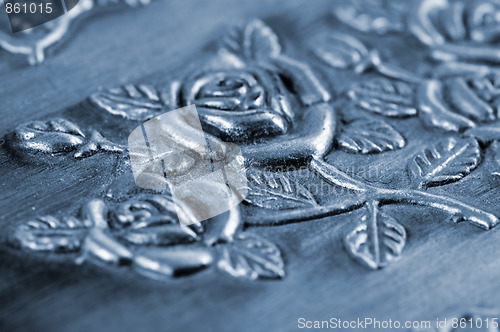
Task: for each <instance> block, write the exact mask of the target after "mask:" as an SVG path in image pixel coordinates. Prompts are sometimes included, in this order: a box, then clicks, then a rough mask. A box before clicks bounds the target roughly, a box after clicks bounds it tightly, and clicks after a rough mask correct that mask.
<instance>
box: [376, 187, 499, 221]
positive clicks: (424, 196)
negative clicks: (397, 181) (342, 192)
mask: <svg viewBox="0 0 500 332" xmlns="http://www.w3.org/2000/svg"><path fill="white" fill-rule="evenodd" d="M374 189H375V190H374V192H373V197H374V198H375V199H378V200H380V202H381V204H400V203H406V204H415V205H424V206H431V207H433V208H437V209H440V210H442V211H444V212H447V213H449V214H451V215H452V216H453V217H452V220H453V221H455V222H459V221H469V222H471V223H472V224H474V225H475V226H478V227H481V228H484V229H490V228H493V227H494V226H496V225H497V224H498V222H499V219H498V218H497V217H496V216H495V215H493V214H491V213H488V212H485V211H483V210H481V209H477V208H475V207H472V206H470V205H467V204H464V203H462V202H460V201H457V200H455V199H452V198H448V197H444V196H440V195H433V194H429V193H426V192H423V191H418V190H393V189H382V188H374ZM370 197H372V195H370Z"/></svg>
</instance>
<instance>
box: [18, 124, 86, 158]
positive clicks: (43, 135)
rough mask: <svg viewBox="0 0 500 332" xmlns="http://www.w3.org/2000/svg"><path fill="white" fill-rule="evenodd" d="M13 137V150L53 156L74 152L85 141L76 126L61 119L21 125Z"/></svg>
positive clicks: (81, 132)
mask: <svg viewBox="0 0 500 332" xmlns="http://www.w3.org/2000/svg"><path fill="white" fill-rule="evenodd" d="M13 136H14V137H13V141H12V144H13V145H14V148H19V149H22V150H26V151H29V152H45V153H54V154H56V153H63V152H67V151H71V150H74V149H76V148H78V147H79V146H81V145H82V144H83V143H84V142H85V140H86V137H85V134H84V133H83V131H82V130H81V129H80V128H79V127H78V126H77V125H76V124H74V123H73V122H71V121H69V120H66V119H63V118H55V119H51V120H47V121H32V122H28V123H24V124H21V125H19V126H18V127H17V128H16V130H15V131H14V135H13Z"/></svg>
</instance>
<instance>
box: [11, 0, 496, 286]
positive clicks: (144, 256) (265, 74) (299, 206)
mask: <svg viewBox="0 0 500 332" xmlns="http://www.w3.org/2000/svg"><path fill="white" fill-rule="evenodd" d="M378 2H380V3H382V2H381V1H378ZM375 3H377V1H376V2H375ZM386 28H387V29H390V26H386ZM362 30H367V31H368V30H372V28H367V29H362ZM395 30H399V28H397V29H395ZM478 31H479V30H478ZM481 31H482V30H481ZM313 40H315V43H318V42H319V43H321V42H332V45H333V46H335V45H338V46H339V47H340V50H339V49H338V48H336V47H332V45H327V46H325V47H324V48H320V51H321V52H319V53H316V54H315V55H316V56H317V57H319V58H320V59H322V62H323V64H325V65H327V66H330V67H334V68H335V70H354V72H355V73H356V74H358V75H362V74H364V73H365V72H367V71H368V70H370V69H375V70H376V71H378V73H379V74H382V75H383V76H385V77H379V78H376V79H370V80H366V79H364V78H363V79H361V80H359V81H357V82H355V83H354V84H353V85H352V86H350V87H349V88H348V89H347V91H345V93H344V94H343V95H341V96H337V97H338V98H344V99H346V102H347V105H348V106H349V105H350V107H354V108H358V109H360V110H362V111H363V112H362V113H359V115H358V116H357V117H356V116H355V117H354V118H353V117H351V118H346V117H345V115H346V112H345V110H342V112H338V110H337V109H336V108H334V107H333V106H332V104H335V105H337V104H336V103H335V102H336V100H332V97H331V96H332V95H333V94H331V93H329V92H328V88H327V87H326V85H324V83H323V82H322V81H321V80H320V79H319V78H318V77H317V76H316V74H315V72H314V71H313V70H312V69H311V67H310V66H309V65H308V64H307V63H305V62H302V61H298V60H296V59H292V58H290V57H288V56H287V55H285V54H283V52H282V47H281V44H280V43H279V37H278V36H277V35H276V34H275V33H274V32H273V31H272V30H271V29H270V28H269V27H268V26H266V25H265V24H264V23H263V22H262V21H260V20H253V21H251V22H249V23H248V24H247V25H245V26H243V27H240V28H235V29H232V30H231V31H230V32H229V33H227V34H226V35H225V36H224V37H223V38H222V40H221V41H220V43H219V49H218V50H217V52H216V53H215V54H212V55H211V56H210V57H207V59H205V62H203V63H197V64H196V66H194V67H193V68H187V69H186V70H185V71H183V72H182V73H175V75H173V76H174V77H172V79H171V80H170V81H169V83H168V84H164V85H158V86H153V85H125V86H123V87H121V88H114V89H108V90H105V89H101V90H99V91H98V92H96V93H95V94H93V95H92V96H91V97H90V101H91V103H92V104H93V105H94V107H95V108H96V109H97V110H99V111H101V112H105V113H107V114H111V115H112V116H118V117H120V119H121V120H123V121H144V120H147V119H150V118H152V117H155V116H156V115H159V114H161V113H162V112H165V111H168V110H170V109H175V108H179V107H183V106H187V105H189V104H195V105H196V106H197V107H198V109H199V110H200V118H201V121H202V122H203V124H204V125H205V126H206V127H207V131H208V133H209V134H210V141H211V142H218V141H219V142H220V141H233V142H237V143H238V144H239V146H240V147H241V150H242V153H243V156H244V157H245V163H246V166H247V175H248V179H249V183H248V186H249V195H248V197H247V199H246V202H245V205H246V206H245V207H244V208H242V211H246V209H247V208H248V207H253V208H258V209H264V210H265V213H263V214H260V215H254V214H250V215H245V214H244V215H241V211H240V207H233V208H232V209H231V210H230V211H229V213H228V214H227V216H222V217H221V216H218V217H216V218H214V220H209V221H207V222H203V223H201V224H196V223H195V224H193V225H191V226H183V225H180V224H179V222H178V221H177V218H176V213H175V211H176V210H179V209H180V211H183V212H182V213H185V214H186V216H185V217H183V219H186V218H187V219H189V214H190V211H188V210H187V209H186V208H185V207H182V206H179V205H178V204H179V203H178V202H175V201H173V200H172V198H170V197H169V196H168V195H166V194H155V195H137V194H136V195H135V196H134V197H132V198H129V199H127V200H126V201H123V202H106V203H105V202H104V201H103V200H93V201H91V202H89V203H88V204H86V205H85V206H84V207H83V208H82V211H81V213H80V216H79V217H70V216H66V215H64V216H62V217H54V216H48V217H41V218H38V219H36V220H33V221H28V222H25V223H22V224H20V225H19V226H18V228H17V230H16V232H15V233H14V235H13V237H14V240H15V242H16V243H18V244H20V245H21V246H22V247H23V248H26V249H28V250H34V251H56V252H75V251H76V252H79V253H80V256H79V258H78V259H77V260H76V261H77V262H79V263H82V262H84V261H90V262H95V263H98V264H103V263H104V264H111V265H115V266H123V265H125V266H129V267H131V268H132V269H134V270H135V271H137V272H138V273H140V274H142V275H145V276H147V277H151V278H155V279H161V280H164V279H168V278H170V277H176V276H180V275H186V274H189V273H193V272H197V271H201V270H202V269H205V268H207V267H210V266H213V267H216V268H218V269H219V270H221V271H223V272H225V273H227V274H229V275H231V276H233V277H237V278H244V279H250V280H254V279H258V278H281V277H283V276H284V262H283V259H282V257H281V253H280V250H279V249H278V247H277V246H275V245H274V244H272V243H271V242H269V241H267V240H265V239H262V238H259V237H257V235H255V234H253V233H251V232H250V231H248V230H243V227H242V225H243V224H246V225H247V226H248V227H251V226H255V225H266V226H270V225H279V224H286V223H292V222H301V221H305V220H314V219H319V218H322V217H326V216H329V217H331V216H334V215H338V214H342V213H347V212H351V211H354V210H359V213H362V217H361V218H358V217H353V227H351V229H350V231H349V232H348V233H347V234H345V236H344V244H345V248H346V250H347V252H348V253H349V254H350V255H351V256H352V257H353V258H354V259H356V260H357V261H358V262H360V263H361V264H363V265H365V266H367V267H368V268H372V269H378V268H383V267H385V266H387V265H389V264H391V263H393V262H395V261H397V260H398V259H400V258H401V257H402V254H403V250H404V247H405V245H406V241H407V240H408V239H407V232H406V230H405V228H404V227H403V224H404V222H402V223H400V221H404V220H403V219H404V217H405V216H404V215H399V216H396V215H395V216H391V215H388V214H387V213H386V212H384V211H383V206H384V205H389V204H403V205H423V206H427V207H428V208H434V209H439V210H441V211H443V212H445V213H447V214H448V215H449V216H450V219H451V220H453V221H455V222H459V221H468V222H471V223H472V224H474V225H476V226H478V227H480V228H483V229H490V228H492V227H494V226H496V225H497V224H498V222H499V219H498V217H497V216H495V215H493V214H492V213H489V212H487V211H483V210H481V209H479V208H477V207H474V206H470V205H468V204H466V203H464V202H460V201H458V200H455V199H453V198H449V197H446V196H443V195H435V194H431V193H429V192H427V188H429V187H433V186H444V185H447V184H449V183H452V182H457V181H460V180H462V179H463V178H465V177H467V176H468V175H469V174H471V173H472V172H474V170H475V169H476V168H477V167H478V166H479V165H480V163H481V162H482V161H483V159H484V155H485V150H486V149H490V145H491V150H493V151H496V152H498V140H500V130H499V129H498V116H499V107H498V100H497V99H498V96H497V81H498V79H497V77H496V76H495V75H490V74H488V75H486V76H485V75H476V76H472V77H471V76H467V77H465V76H459V77H453V78H447V79H445V78H443V79H431V78H422V77H418V76H416V75H412V74H411V73H410V72H407V71H405V70H404V69H401V68H397V67H396V66H393V65H391V64H385V63H383V62H382V61H381V60H380V57H379V56H378V52H377V50H370V51H369V50H367V48H366V47H364V45H362V44H360V43H359V42H358V41H357V40H355V39H353V37H352V38H351V37H350V36H344V35H339V34H334V35H333V38H323V37H322V38H318V39H313ZM450 96H451V97H450ZM349 100H350V101H349ZM365 111H366V112H365ZM381 116H385V117H387V118H392V117H398V118H406V117H411V116H418V117H419V118H420V119H421V120H422V122H423V123H424V124H426V125H427V126H428V127H429V129H432V130H441V131H443V130H444V131H446V132H447V133H448V136H444V137H443V138H442V139H440V140H438V141H436V142H433V144H431V145H429V146H425V147H423V149H422V150H421V151H417V152H416V154H415V155H413V156H412V157H411V158H410V159H409V160H408V162H407V164H408V167H407V169H408V176H409V177H410V182H411V183H410V187H408V188H386V187H379V186H377V185H374V184H372V183H368V182H367V181H365V180H361V179H358V178H356V177H352V176H350V175H348V174H347V173H346V172H343V171H342V170H340V169H339V168H337V167H336V166H334V165H333V162H330V161H328V162H327V158H326V155H327V154H329V153H330V151H331V150H333V149H336V148H338V149H342V150H344V151H346V152H349V153H352V154H357V155H359V158H363V157H364V156H363V155H366V154H382V153H389V151H395V150H398V149H404V148H405V146H406V139H405V137H403V135H402V134H401V133H400V132H399V131H398V130H397V129H396V128H395V127H394V126H392V125H391V124H390V122H386V121H385V120H383V119H382V118H381ZM179 125H181V126H180V127H181V128H188V127H189V124H186V123H180V124H179ZM89 133H90V134H89ZM89 133H87V132H86V131H84V130H82V129H80V128H79V127H78V126H77V125H75V124H73V123H71V122H69V121H67V120H63V119H57V120H51V121H48V122H32V123H29V124H26V125H21V126H19V127H18V128H17V129H16V130H15V132H14V134H13V135H12V137H11V139H10V141H9V142H10V143H11V144H10V145H11V146H17V147H18V148H19V150H20V151H24V153H25V154H26V155H30V154H31V153H36V154H40V153H42V154H43V153H48V154H51V155H56V156H57V155H59V154H70V153H71V154H73V156H74V157H76V158H79V157H85V156H89V155H90V154H92V153H95V152H99V151H108V152H115V151H121V147H119V146H118V145H116V144H113V143H111V142H109V141H106V140H104V139H103V138H102V136H100V135H98V134H97V132H95V131H92V130H90V132H89ZM178 134H179V135H178V139H179V140H181V139H182V137H181V136H182V135H181V134H182V133H178ZM168 135H174V136H175V135H176V133H175V132H169V133H168ZM174 138H175V137H174ZM186 144H187V143H186ZM214 146H217V144H215V145H214ZM488 151H489V150H488ZM218 152H220V153H222V154H223V153H225V151H224V150H223V149H220V151H218ZM497 159H498V158H497ZM497 162H498V161H497ZM289 166H295V167H301V168H302V170H304V171H309V172H312V173H313V174H315V176H317V178H319V179H321V181H323V182H325V183H327V184H328V185H331V186H336V187H341V188H344V189H346V190H348V191H350V192H352V193H353V194H354V195H350V196H346V197H344V196H342V197H336V198H335V199H336V200H335V201H334V202H333V203H329V204H326V205H324V204H322V203H320V202H321V200H319V199H318V198H319V197H316V195H315V194H313V193H312V192H311V191H309V189H308V188H307V186H306V185H304V183H303V182H301V181H300V179H298V178H296V177H294V175H293V172H287V169H286V168H287V167H289ZM493 174H494V175H495V174H496V173H493Z"/></svg>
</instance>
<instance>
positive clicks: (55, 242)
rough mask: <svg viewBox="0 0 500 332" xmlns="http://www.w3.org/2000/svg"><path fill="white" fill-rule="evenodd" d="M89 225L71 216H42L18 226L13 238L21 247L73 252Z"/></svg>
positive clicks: (78, 245) (77, 248)
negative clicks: (62, 217)
mask: <svg viewBox="0 0 500 332" xmlns="http://www.w3.org/2000/svg"><path fill="white" fill-rule="evenodd" d="M91 226H92V224H91V223H89V222H88V221H80V220H79V219H76V218H73V217H68V218H64V219H62V220H60V219H58V218H56V217H53V216H44V217H39V218H37V219H36V220H31V221H28V222H26V223H23V224H21V225H20V226H18V227H17V229H16V231H15V233H14V235H13V238H14V241H15V242H16V243H18V244H19V245H20V246H21V247H23V248H27V249H30V250H34V251H51V252H74V251H78V250H79V249H80V247H81V246H82V242H83V240H84V238H85V236H86V234H87V233H88V228H89V227H91Z"/></svg>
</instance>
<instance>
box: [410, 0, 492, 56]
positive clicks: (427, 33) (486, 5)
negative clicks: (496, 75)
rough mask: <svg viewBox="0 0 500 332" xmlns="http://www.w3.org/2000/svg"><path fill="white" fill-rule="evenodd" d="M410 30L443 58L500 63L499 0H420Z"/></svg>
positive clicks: (411, 13) (411, 12)
mask: <svg viewBox="0 0 500 332" xmlns="http://www.w3.org/2000/svg"><path fill="white" fill-rule="evenodd" d="M409 29H410V31H411V32H412V33H413V34H414V35H415V36H416V37H417V38H418V39H419V40H420V41H421V42H423V43H424V44H426V45H429V46H432V47H433V48H434V51H433V56H434V57H435V58H438V59H441V60H461V61H474V62H489V63H491V62H494V63H500V48H499V47H498V41H500V2H499V1H497V0H473V1H468V0H458V1H457V0H439V1H436V0H420V1H418V5H417V6H416V8H414V9H413V10H410V18H409Z"/></svg>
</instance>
